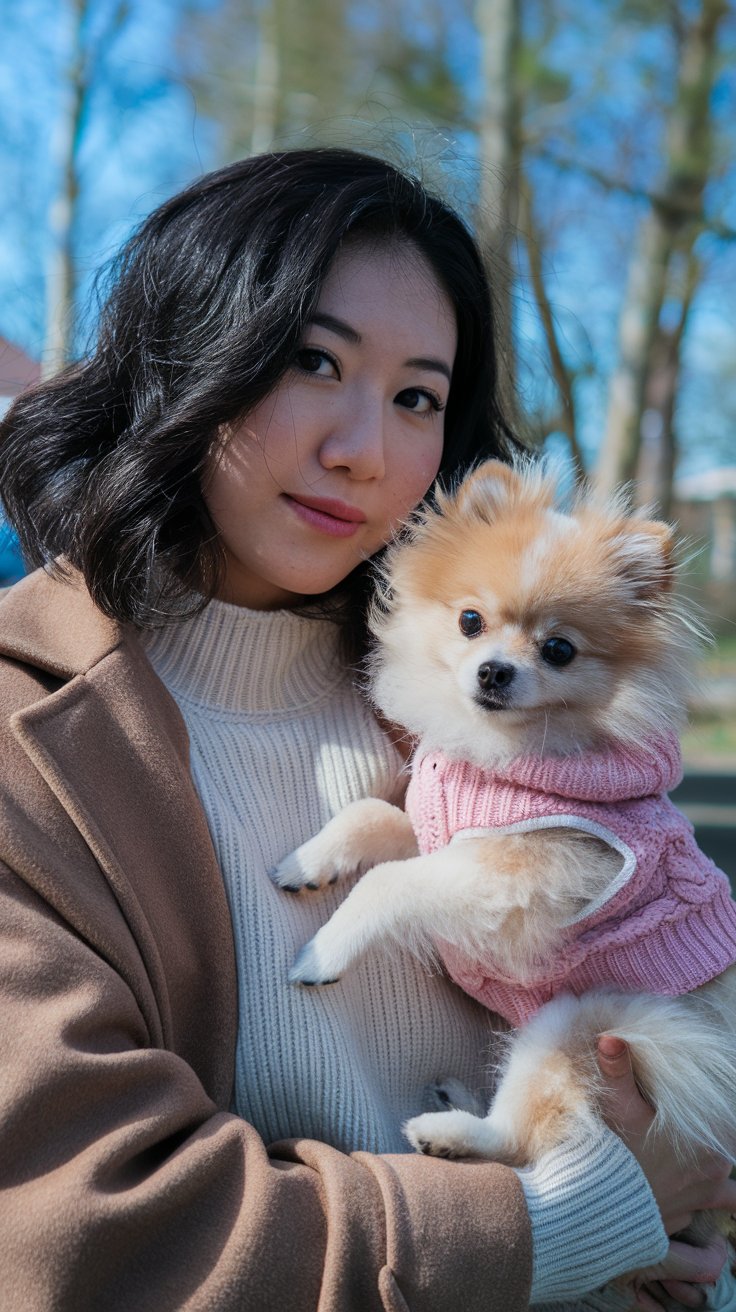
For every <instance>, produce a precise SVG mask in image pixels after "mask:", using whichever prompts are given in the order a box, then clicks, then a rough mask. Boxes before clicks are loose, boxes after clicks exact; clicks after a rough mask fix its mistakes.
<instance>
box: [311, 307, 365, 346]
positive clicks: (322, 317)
mask: <svg viewBox="0 0 736 1312" xmlns="http://www.w3.org/2000/svg"><path fill="white" fill-rule="evenodd" d="M307 322H308V323H316V325H317V327H318V328H329V330H330V332H331V333H337V335H338V337H344V338H345V341H346V342H354V343H355V345H356V346H357V345H358V344H359V343H360V342H362V340H363V338H362V337H361V335H360V333H359V332H358V331H357V329H355V328H351V327H350V324H349V323H345V320H344V319H336V318H335V316H334V314H322V313H321V312H320V311H319V310H315V312H314V314H310V316H309V319H308V320H307Z"/></svg>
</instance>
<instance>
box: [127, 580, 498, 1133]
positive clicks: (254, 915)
mask: <svg viewBox="0 0 736 1312" xmlns="http://www.w3.org/2000/svg"><path fill="white" fill-rule="evenodd" d="M145 643H146V650H147V653H148V656H149V659H150V660H151V661H152V663H153V665H154V668H155V669H156V671H157V672H158V674H159V676H160V678H161V679H162V680H163V682H164V683H165V684H166V685H167V687H168V688H169V690H170V692H171V693H172V694H173V696H174V698H175V699H176V701H177V703H178V705H179V707H180V709H181V712H182V714H183V717H184V720H185V722H186V725H187V729H188V730H189V736H190V743H191V767H192V774H193V777H194V781H195V784H196V786H197V789H198V792H199V794H200V797H201V799H202V803H203V806H204V810H205V814H206V815H207V819H208V823H209V826H210V832H211V834H212V839H213V843H214V847H215V852H216V854H217V858H218V861H219V864H220V868H221V870H222V873H223V878H224V881H225V887H226V890H227V895H228V899H229V903H230V909H231V913H232V918H233V926H234V931H235V950H236V958H237V968H238V980H239V1007H240V1014H239V1031H238V1046H237V1055H236V1085H235V1110H236V1111H237V1112H238V1113H239V1114H240V1115H241V1116H243V1117H244V1118H245V1119H246V1120H248V1121H250V1122H251V1124H253V1125H255V1126H256V1128H257V1129H258V1130H259V1132H260V1133H261V1134H262V1135H263V1137H264V1139H265V1140H266V1142H270V1141H273V1140H276V1139H281V1138H286V1137H289V1136H293V1135H303V1136H306V1137H309V1138H317V1139H322V1140H326V1141H327V1142H328V1143H332V1144H335V1145H336V1146H337V1147H339V1148H342V1149H345V1150H353V1149H364V1150H367V1151H370V1152H404V1151H406V1150H407V1143H406V1140H405V1139H404V1137H403V1135H402V1133H401V1124H402V1121H404V1120H405V1119H407V1118H408V1117H409V1116H412V1115H415V1114H416V1113H417V1111H419V1110H421V1109H422V1108H423V1107H425V1106H426V1105H427V1097H426V1092H425V1086H426V1085H427V1084H428V1083H430V1082H432V1081H436V1080H437V1079H438V1078H440V1077H441V1076H442V1075H445V1074H448V1073H453V1074H456V1075H457V1076H458V1078H460V1079H461V1080H463V1081H464V1082H465V1083H467V1084H468V1085H469V1086H470V1087H471V1088H473V1089H475V1090H476V1091H478V1092H481V1091H482V1090H483V1089H484V1088H485V1089H487V1078H486V1075H485V1070H484V1068H487V1065H488V1057H489V1049H490V1042H491V1034H490V1023H489V1021H488V1020H487V1018H486V1017H485V1016H484V1014H483V1013H482V1012H481V1011H480V1010H479V1009H478V1008H476V1007H475V1006H474V1005H473V1004H472V1003H471V1002H469V1001H468V1000H467V999H466V998H465V997H464V996H463V995H462V994H461V993H460V992H459V991H458V990H456V989H454V988H451V987H448V985H447V982H446V981H445V980H444V979H443V978H441V977H440V976H437V975H435V976H434V977H431V976H428V975H427V974H426V973H425V972H424V970H423V969H422V968H421V967H420V966H419V965H418V964H417V963H416V961H415V960H414V958H413V957H411V956H410V955H409V954H408V953H406V954H403V955H401V956H399V957H392V958H391V959H389V958H388V957H387V956H384V955H383V954H381V953H377V954H373V955H371V957H370V958H369V959H367V960H365V961H364V962H362V963H361V964H360V965H359V966H357V967H356V968H355V969H354V970H352V971H350V972H349V973H348V974H347V975H346V976H345V978H344V979H343V980H341V981H340V983H339V984H336V985H333V986H331V987H327V988H324V989H303V988H299V987H296V986H294V985H293V984H289V982H288V972H289V968H290V966H291V965H292V963H293V961H294V958H295V956H296V954H297V952H298V950H299V948H301V947H302V945H303V944H304V943H306V942H307V940H308V939H310V938H311V937H312V936H313V935H314V934H315V933H316V932H317V930H318V929H319V927H320V925H322V924H323V923H324V921H325V920H327V919H328V917H329V916H330V915H331V914H332V912H333V911H334V910H335V908H336V907H337V906H338V904H339V903H340V902H341V901H342V899H343V898H344V897H345V896H346V894H347V891H348V889H349V888H350V887H351V883H352V881H349V880H348V881H345V882H344V883H342V884H340V885H339V886H338V887H336V888H334V889H332V888H331V889H328V890H325V891H324V892H320V893H308V892H305V893H302V894H301V895H300V896H298V897H296V896H294V895H293V894H291V895H290V894H288V893H284V892H283V891H282V890H280V889H278V888H275V887H274V885H273V884H272V882H271V880H270V879H269V877H268V871H269V870H271V869H273V868H274V867H275V866H276V865H277V863H278V862H279V861H280V860H281V859H282V858H283V857H284V856H286V855H287V853H289V852H291V851H293V849H294V848H296V847H298V846H299V844H300V843H303V842H304V841H305V840H306V839H307V838H311V837H312V835H313V834H316V833H317V832H318V831H319V830H320V829H321V827H322V826H323V825H324V824H325V822H326V821H327V820H328V819H329V818H330V817H331V816H332V815H334V814H336V813H337V812H338V811H339V810H341V808H342V807H343V806H345V805H347V803H348V802H351V801H353V800H355V799H356V798H359V797H365V796H377V797H385V798H391V797H392V796H394V795H395V794H396V788H397V776H398V774H399V771H400V768H401V761H400V759H399V757H398V754H397V753H396V752H395V750H394V748H393V747H392V746H391V744H390V743H389V742H388V741H387V739H386V737H385V735H384V734H383V733H382V732H381V730H380V729H379V727H378V725H377V724H376V721H375V719H374V717H373V715H372V714H371V713H370V711H369V709H368V708H367V707H366V706H365V704H364V702H363V700H362V699H361V698H360V696H359V694H358V693H357V692H356V691H355V689H354V687H353V686H352V682H351V679H350V678H349V676H348V675H347V673H346V671H345V669H344V666H343V663H342V662H341V661H340V658H339V652H338V630H337V627H336V626H335V625H334V624H332V623H330V622H329V621H326V620H316V619H305V618H303V617H301V616H298V615H294V614H293V613H291V612H289V611H272V612H268V611H247V610H244V609H242V608H240V607H236V606H229V605H226V604H225V603H223V602H214V603H211V604H210V605H209V606H208V607H207V610H206V611H205V612H204V613H203V614H202V615H200V616H198V617H196V618H195V619H193V620H190V621H185V622H184V623H182V624H179V625H176V626H175V627H172V628H169V629H166V630H161V631H158V632H156V633H155V634H152V635H148V636H147V637H146V640H145Z"/></svg>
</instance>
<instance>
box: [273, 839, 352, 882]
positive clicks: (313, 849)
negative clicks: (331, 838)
mask: <svg viewBox="0 0 736 1312" xmlns="http://www.w3.org/2000/svg"><path fill="white" fill-rule="evenodd" d="M340 874H341V872H340V871H339V870H336V869H335V865H334V863H333V861H332V860H330V859H329V856H327V857H326V856H325V854H324V852H323V851H322V850H321V848H320V844H319V835H317V837H316V838H310V840H309V842H307V843H302V845H301V847H298V848H297V849H296V851H295V852H290V853H289V855H288V856H285V857H284V859H283V861H280V862H279V864H278V865H277V866H276V869H275V870H271V871H270V877H271V879H272V880H273V882H274V884H276V885H277V886H278V887H279V888H283V889H284V890H285V891H286V892H287V893H299V892H301V890H302V889H303V888H308V889H318V888H327V887H328V885H330V884H336V883H337V881H338V879H339V878H340Z"/></svg>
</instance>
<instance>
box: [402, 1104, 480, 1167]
mask: <svg viewBox="0 0 736 1312" xmlns="http://www.w3.org/2000/svg"><path fill="white" fill-rule="evenodd" d="M404 1134H405V1135H406V1137H407V1139H408V1140H409V1143H410V1144H411V1145H412V1147H413V1148H416V1150H417V1152H420V1153H426V1154H427V1155H428V1156H429V1157H493V1156H495V1152H496V1143H495V1135H494V1133H493V1131H492V1130H491V1131H490V1133H489V1126H488V1122H487V1121H486V1120H484V1119H483V1118H482V1117H479V1116H473V1115H472V1114H471V1113H470V1112H465V1111H450V1112H426V1113H425V1114H424V1115H423V1116H414V1117H412V1119H411V1120H410V1121H407V1122H406V1124H405V1125H404Z"/></svg>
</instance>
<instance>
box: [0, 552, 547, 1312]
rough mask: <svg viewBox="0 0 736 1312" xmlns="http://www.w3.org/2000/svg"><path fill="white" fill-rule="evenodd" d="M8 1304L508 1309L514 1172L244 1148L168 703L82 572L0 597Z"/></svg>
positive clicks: (216, 926) (224, 913) (211, 909)
mask: <svg viewBox="0 0 736 1312" xmlns="http://www.w3.org/2000/svg"><path fill="white" fill-rule="evenodd" d="M0 940H1V941H0V1104H1V1107H2V1116H1V1120H0V1186H1V1188H0V1309H1V1310H2V1312H40V1310H41V1309H63V1310H64V1312H93V1310H94V1312H102V1310H103V1309H104V1312H116V1310H117V1309H119V1310H120V1312H138V1310H139V1309H140V1310H141V1312H144V1310H145V1312H148V1310H150V1312H166V1310H167V1309H178V1308H187V1309H192V1312H194V1310H195V1309H196V1312H226V1310H227V1312H229V1310H230V1309H233V1312H235V1309H238V1312H241V1310H242V1309H245V1308H248V1309H251V1310H252V1312H302V1310H303V1312H314V1310H316V1309H319V1312H353V1310H355V1312H373V1310H374V1309H375V1312H379V1310H380V1309H384V1312H398V1310H399V1309H401V1310H402V1312H403V1310H405V1309H407V1308H408V1309H411V1312H452V1310H453V1309H458V1312H460V1310H462V1312H516V1310H517V1309H522V1308H525V1307H526V1306H527V1296H528V1286H529V1274H530V1237H529V1226H528V1217H527V1214H526V1210H525V1208H524V1204H523V1197H522V1194H521V1191H520V1187H519V1184H518V1180H517V1178H516V1176H515V1175H514V1174H513V1172H511V1171H508V1170H506V1169H505V1168H503V1167H500V1166H497V1165H494V1164H489V1163H452V1162H443V1161H435V1160H428V1159H426V1158H422V1157H417V1156H414V1155H411V1154H407V1155H406V1156H403V1155H393V1156H385V1157H376V1156H372V1155H370V1154H368V1153H355V1154H353V1155H352V1156H346V1155H344V1154H343V1153H340V1152H338V1151H337V1150H336V1149H334V1148H330V1147H328V1146H327V1145H325V1144H322V1143H315V1142H312V1141H307V1140H290V1141H289V1142H285V1143H280V1144H275V1145H270V1147H269V1148H268V1150H266V1148H265V1147H264V1145H263V1143H262V1141H261V1140H260V1139H259V1137H258V1135H257V1133H256V1132H255V1130H253V1129H252V1128H251V1127H250V1126H249V1125H247V1124H246V1123H245V1122H243V1121H242V1120H240V1119H239V1118H238V1117H236V1116H233V1115H231V1114H230V1113H229V1112H228V1106H229V1103H230V1093H231V1086H232V1080H233V1066H234V1050H235V1033H236V1024H237V1016H236V987H235V963H234V954H233V944H232V930H231V925H230V918H229V914H228V908H227V903H226V900H225V895H224V890H223V885H222V880H221V877H220V873H219V870H218V867H217V864H216V861H215V856H214V852H213V849H212V845H211V842H210V838H209V833H208V830H207V825H206V821H205V818H204V814H203V812H202V808H201V805H200V803H199V800H198V798H197V795H196V793H195V791H194V788H193V785H192V781H191V777H190V774H189V768H188V742H187V736H186V730H185V728H184V724H183V722H182V720H181V717H180V715H179V712H178V710H177V708H176V706H175V704H174V703H173V701H172V700H171V698H170V697H169V695H168V693H167V692H166V690H165V689H164V688H163V686H162V684H161V683H160V681H159V680H158V679H157V677H156V675H155V674H154V673H153V671H152V669H151V668H150V666H149V664H148V662H147V661H146V658H145V656H144V655H143V653H142V651H141V649H140V647H139V644H138V643H137V641H136V638H135V636H134V635H133V634H131V633H127V632H126V631H124V630H122V629H121V628H119V627H118V626H117V625H116V624H114V623H113V622H112V621H110V620H108V619H106V618H105V617H104V616H103V615H102V614H101V613H100V612H99V611H97V610H96V609H95V607H94V606H93V605H92V603H91V601H90V598H89V596H88V594H87V592H86V590H85V589H84V587H83V586H82V585H81V584H80V582H79V581H78V579H75V580H74V581H73V582H72V583H61V582H58V581H56V580H53V579H51V578H49V577H48V576H47V575H45V574H43V573H41V572H38V573H36V574H34V575H31V576H30V577H29V578H27V579H24V580H23V581H22V582H21V583H19V584H17V585H16V587H14V588H13V589H11V590H10V591H9V592H7V593H6V594H5V595H4V596H3V597H2V599H0Z"/></svg>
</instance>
